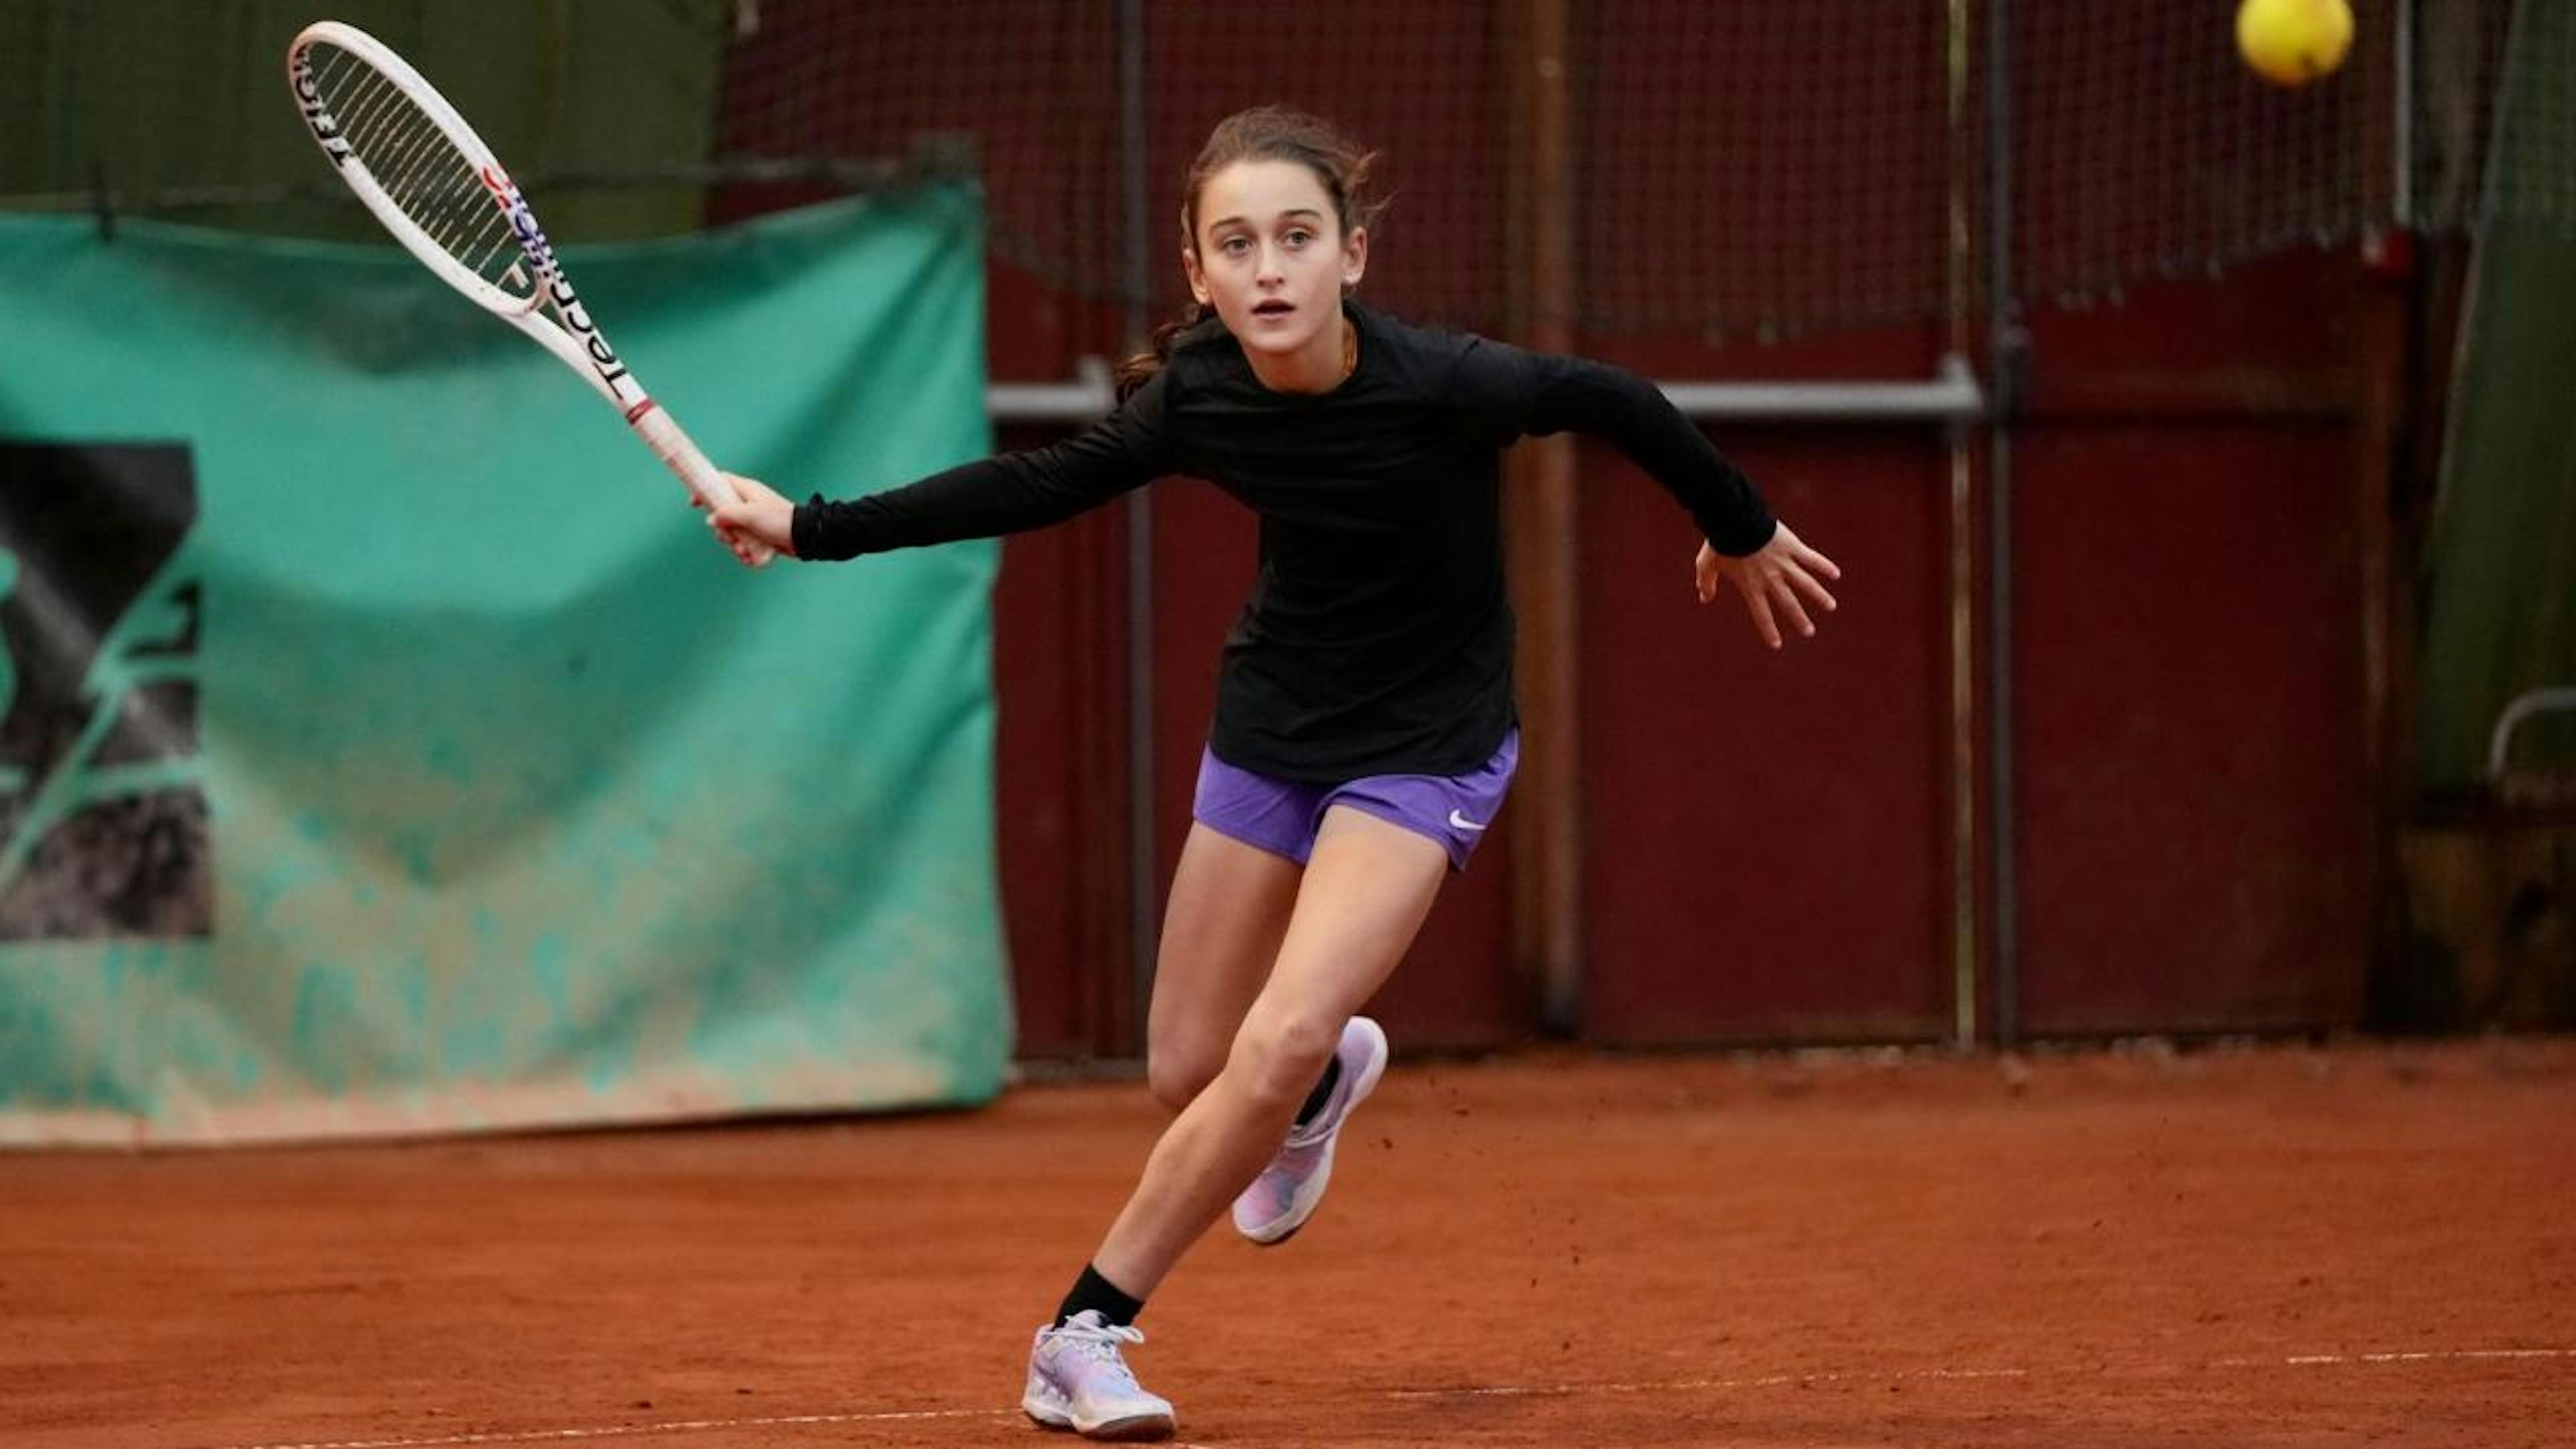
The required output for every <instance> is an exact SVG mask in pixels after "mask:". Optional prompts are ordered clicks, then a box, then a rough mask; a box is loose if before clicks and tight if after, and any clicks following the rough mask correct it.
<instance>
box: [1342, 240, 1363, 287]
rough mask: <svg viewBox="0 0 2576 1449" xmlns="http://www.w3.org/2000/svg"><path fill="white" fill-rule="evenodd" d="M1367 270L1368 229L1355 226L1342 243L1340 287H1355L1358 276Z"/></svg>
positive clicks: (1357, 283)
mask: <svg viewBox="0 0 2576 1449" xmlns="http://www.w3.org/2000/svg"><path fill="white" fill-rule="evenodd" d="M1367 270H1368V228H1367V227H1364V226H1355V227H1352V228H1351V234H1350V236H1349V237H1347V238H1345V239H1344V240H1343V242H1342V285H1343V286H1344V287H1356V286H1358V285H1359V284H1360V274H1361V273H1362V272H1365V271H1367Z"/></svg>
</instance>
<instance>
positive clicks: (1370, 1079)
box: [1234, 1023, 1394, 1248]
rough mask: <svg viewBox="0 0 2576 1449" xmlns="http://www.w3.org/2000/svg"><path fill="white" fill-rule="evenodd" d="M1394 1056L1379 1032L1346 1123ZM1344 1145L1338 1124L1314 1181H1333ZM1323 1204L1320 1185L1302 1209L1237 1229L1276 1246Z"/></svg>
mask: <svg viewBox="0 0 2576 1449" xmlns="http://www.w3.org/2000/svg"><path fill="white" fill-rule="evenodd" d="M1371 1024H1372V1025H1374V1024H1375V1023H1371ZM1393 1055H1394V1053H1393V1052H1391V1051H1389V1050H1388V1049H1387V1044H1386V1032H1385V1031H1384V1030H1380V1031H1379V1032H1378V1034H1377V1050H1376V1051H1375V1052H1373V1053H1371V1054H1370V1056H1369V1064H1368V1069H1367V1070H1366V1071H1363V1072H1361V1073H1360V1078H1359V1080H1358V1081H1356V1082H1353V1083H1352V1084H1351V1099H1350V1101H1349V1103H1348V1104H1346V1105H1345V1106H1344V1107H1343V1108H1342V1120H1343V1121H1344V1122H1348V1121H1349V1120H1351V1114H1352V1113H1353V1112H1356V1111H1358V1110H1359V1109H1360V1103H1362V1102H1365V1101H1367V1100H1368V1099H1369V1094H1370V1093H1371V1092H1374V1091H1376V1090H1377V1079H1378V1078H1380V1077H1382V1076H1385V1075H1386V1063H1387V1059H1388V1058H1389V1057H1391V1056H1393ZM1341 1146H1342V1141H1341V1128H1339V1127H1335V1128H1334V1129H1333V1141H1332V1144H1331V1145H1330V1146H1328V1147H1327V1148H1326V1149H1325V1153H1324V1165H1323V1166H1322V1167H1320V1168H1318V1169H1316V1172H1315V1180H1316V1181H1317V1182H1318V1183H1319V1184H1326V1185H1329V1184H1330V1183H1331V1181H1332V1178H1333V1159H1334V1157H1336V1156H1338V1155H1339V1154H1340V1151H1341ZM1323 1205H1324V1193H1323V1188H1322V1187H1321V1186H1319V1187H1317V1188H1316V1190H1315V1198H1314V1201H1312V1202H1309V1203H1307V1204H1306V1206H1305V1208H1304V1209H1303V1210H1301V1211H1292V1212H1289V1213H1287V1214H1285V1215H1283V1216H1281V1217H1279V1218H1277V1219H1275V1220H1273V1221H1271V1222H1267V1223H1264V1224H1262V1225H1261V1226H1260V1227H1258V1228H1255V1229H1249V1230H1247V1229H1246V1228H1245V1227H1244V1226H1243V1224H1241V1223H1237V1224H1235V1225H1234V1230H1235V1231H1236V1232H1238V1233H1241V1234H1243V1236H1244V1237H1245V1238H1248V1239H1250V1240H1251V1242H1252V1244H1253V1246H1255V1247H1261V1248H1275V1247H1278V1246H1279V1245H1280V1244H1281V1243H1284V1242H1286V1241H1288V1240H1289V1239H1290V1238H1293V1237H1295V1236H1297V1231H1298V1229H1300V1228H1303V1227H1305V1226H1306V1223H1307V1221H1308V1220H1309V1219H1311V1218H1313V1217H1314V1216H1315V1209H1317V1208H1319V1207H1322V1206H1323Z"/></svg>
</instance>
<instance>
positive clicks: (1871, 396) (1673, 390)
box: [984, 353, 1986, 423]
mask: <svg viewBox="0 0 2576 1449" xmlns="http://www.w3.org/2000/svg"><path fill="white" fill-rule="evenodd" d="M1655 386H1656V387H1658V388H1660V389H1661V390H1662V391H1663V394H1664V396H1666V397H1668V398H1671V399H1672V401H1673V406H1674V407H1676V408H1678V409H1680V410H1681V412H1682V415H1683V416H1685V417H1691V418H1735V419H1757V420H1759V419H1768V420H1778V419H1792V420H1801V421H1805V420H1816V421H1839V422H1855V423H1869V422H1891V423H1901V422H1936V423H1937V422H1974V421H1976V420H1977V419H1979V418H1982V417H1984V416H1985V415H1986V394H1985V389H1984V388H1982V387H1980V386H1979V385H1978V383H1977V376H1976V373H1975V372H1974V371H1973V370H1972V369H1970V368H1969V366H1968V363H1967V359H1965V358H1963V357H1960V356H1958V355H1956V354H1955V353H1954V354H1951V355H1949V356H1946V357H1943V358H1942V359H1941V372H1940V376H1939V377H1937V378H1935V379H1933V380H1931V381H1928V382H1659V383H1656V384H1655ZM1116 402H1117V398H1116V394H1115V393H1114V392H1113V391H1112V389H1111V386H1110V378H1109V364H1108V363H1107V362H1106V361H1104V360H1103V359H1101V358H1097V357H1086V358H1084V359H1083V360H1082V362H1081V364H1080V366H1079V367H1078V368H1077V370H1076V375H1075V377H1074V378H1073V380H1071V381H1069V382H997V383H994V384H992V385H991V386H989V387H987V388H985V389H984V407H985V411H986V412H988V413H990V414H991V415H992V418H993V421H995V422H997V423H1081V422H1089V421H1090V420H1092V419H1093V418H1096V417H1100V416H1102V415H1103V414H1105V413H1107V412H1108V411H1109V410H1110V408H1112V407H1113V406H1115V405H1116Z"/></svg>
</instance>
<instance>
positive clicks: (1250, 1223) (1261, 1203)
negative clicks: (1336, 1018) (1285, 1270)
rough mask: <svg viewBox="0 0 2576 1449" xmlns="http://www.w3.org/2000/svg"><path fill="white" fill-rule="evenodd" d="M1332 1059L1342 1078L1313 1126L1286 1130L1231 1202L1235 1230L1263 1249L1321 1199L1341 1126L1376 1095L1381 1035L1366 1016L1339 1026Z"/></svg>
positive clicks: (1298, 1224) (1382, 1059)
mask: <svg viewBox="0 0 2576 1449" xmlns="http://www.w3.org/2000/svg"><path fill="white" fill-rule="evenodd" d="M1333 1059H1334V1060H1335V1061H1338V1062H1340V1063H1341V1064H1342V1077H1341V1080H1340V1081H1338V1082H1335V1083H1334V1084H1333V1093H1332V1095H1331V1096H1329V1097H1327V1098H1325V1099H1324V1106H1323V1110H1321V1111H1319V1112H1317V1113H1316V1114H1315V1120H1313V1121H1312V1122H1309V1123H1307V1124H1305V1125H1304V1126H1302V1127H1291V1128H1289V1129H1288V1140H1287V1142H1286V1143H1285V1144H1283V1145H1282V1146H1281V1147H1280V1149H1279V1155H1278V1156H1276V1157H1273V1158H1271V1159H1270V1165H1269V1166H1268V1167H1265V1168H1263V1169H1261V1175H1260V1176H1259V1177H1256V1178H1254V1179H1253V1180H1252V1186H1250V1187H1247V1188H1245V1189H1244V1190H1243V1194H1242V1196H1240V1197H1237V1198H1236V1199H1235V1200H1234V1230H1235V1231H1236V1232H1238V1233H1241V1234H1243V1235H1244V1236H1245V1237H1247V1238H1250V1239H1251V1240H1252V1241H1254V1242H1256V1243H1260V1244H1262V1245H1264V1246H1265V1247H1266V1246H1269V1245H1271V1244H1274V1243H1284V1242H1286V1241H1288V1239H1289V1238H1290V1237H1291V1236H1292V1235H1294V1234H1295V1233H1296V1231H1297V1230H1298V1229H1299V1228H1302V1227H1304V1226H1305V1225H1306V1219H1308V1218H1310V1217H1313V1216H1314V1215H1315V1208H1316V1205H1317V1204H1319V1203H1321V1202H1322V1201H1323V1200H1324V1186H1325V1184H1327V1183H1329V1182H1331V1181H1332V1178H1333V1143H1334V1141H1335V1140H1336V1139H1337V1138H1339V1136H1340V1135H1341V1130H1342V1123H1344V1122H1346V1121H1348V1120H1349V1119H1350V1115H1351V1109H1352V1108H1354V1107H1356V1106H1358V1105H1359V1104H1360V1103H1362V1102H1365V1101H1367V1100H1368V1094H1369V1093H1371V1092H1373V1091H1376V1090H1377V1079H1378V1078H1379V1077H1380V1076H1382V1075H1384V1074H1385V1072H1386V1059H1387V1046H1386V1033H1385V1032H1384V1031H1383V1030H1381V1029H1380V1028H1379V1027H1378V1024H1377V1023H1376V1022H1374V1021H1371V1020H1369V1019H1368V1018H1367V1017H1365V1016H1354V1017H1352V1018H1351V1019H1350V1020H1349V1021H1348V1022H1345V1023H1343V1025H1342V1040H1341V1044H1340V1045H1339V1046H1337V1047H1335V1048H1334V1049H1333Z"/></svg>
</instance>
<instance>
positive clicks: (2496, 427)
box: [2416, 4, 2576, 794]
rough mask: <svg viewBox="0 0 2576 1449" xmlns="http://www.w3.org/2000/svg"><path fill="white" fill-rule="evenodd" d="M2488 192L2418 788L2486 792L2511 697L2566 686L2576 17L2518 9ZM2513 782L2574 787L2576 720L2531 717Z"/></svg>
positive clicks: (2437, 571)
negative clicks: (2524, 776)
mask: <svg viewBox="0 0 2576 1449" xmlns="http://www.w3.org/2000/svg"><path fill="white" fill-rule="evenodd" d="M2515 14H2516V19H2515V23H2514V26H2513V28H2512V32H2511V41H2512V44H2511V51H2510V53H2509V54H2508V56H2507V57H2506V59H2505V62H2504V64H2505V69H2506V74H2507V77H2508V80H2507V82H2506V84H2505V85H2504V86H2503V87H2502V88H2501V89H2500V91H2499V93H2498V96H2497V100H2496V111H2495V121H2494V139H2493V141H2492V143H2491V144H2492V145H2493V146H2494V147H2495V157H2494V167H2495V172H2494V175H2493V176H2492V177H2491V178H2490V194H2491V199H2492V198H2497V197H2500V198H2508V199H2512V200H2515V201H2517V202H2519V203H2520V204H2519V205H2515V206H2499V207H2497V208H2496V211H2495V214H2494V215H2493V216H2491V217H2490V218H2489V219H2488V220H2487V221H2486V222H2485V223H2484V224H2483V225H2481V226H2480V228H2479V230H2478V237H2477V261H2476V271H2475V277H2476V283H2475V286H2474V287H2473V289H2472V295H2471V297H2470V300H2469V303H2468V307H2467V311H2466V315H2465V316H2464V317H2463V318H2462V319H2461V346H2460V354H2459V358H2458V367H2457V371H2456V374H2455V376H2454V377H2453V380H2452V396H2451V409H2452V417H2451V430H2450V437H2449V440H2448V445H2447V447H2446V449H2445V451H2444V456H2443V461H2442V482H2441V495H2440V499H2439V503H2438V509H2437V512H2436V514H2435V516H2434V527H2433V529H2432V533H2431V537H2430V538H2429V539H2428V540H2427V542H2426V547H2425V559H2424V570H2423V580H2422V583H2423V593H2422V608H2423V630H2424V633H2423V652H2422V657H2421V660H2420V661H2419V665H2418V669H2417V678H2418V680H2419V688H2418V694H2419V698H2418V703H2417V710H2416V719H2417V722H2418V735H2419V738H2420V754H2419V759H2418V765H2419V768H2420V769H2421V771H2422V778H2423V783H2424V785H2425V786H2426V787H2427V789H2428V790H2430V791H2432V792H2435V793H2441V794H2458V793H2461V792H2464V791H2467V790H2470V789H2472V788H2474V787H2476V786H2477V785H2479V783H2480V781H2481V780H2482V778H2483V776H2484V774H2485V772H2486V767H2487V760H2488V753H2489V750H2490V746H2491V744H2492V742H2493V741H2494V738H2495V731H2496V727H2497V724H2498V720H2499V717H2500V716H2502V715H2503V714H2504V712H2505V710H2506V708H2507V706H2508V705H2509V704H2510V703H2511V702H2512V701H2514V700H2515V699H2517V698H2520V697H2522V696H2525V695H2527V694H2531V693H2533V692H2535V691H2539V690H2544V689H2548V690H2563V689H2569V688H2576V232H2571V231H2570V230H2569V229H2568V227H2567V224H2566V220H2565V218H2566V216H2567V215H2568V214H2569V213H2568V212H2566V211H2564V210H2561V211H2559V212H2558V213H2557V214H2556V215H2555V216H2552V215H2551V214H2550V213H2549V211H2548V210H2547V207H2546V203H2548V202H2549V201H2551V200H2553V199H2554V200H2559V201H2561V202H2562V204H2563V200H2564V198H2566V197H2568V196H2569V195H2570V194H2571V192H2576V124H2571V120H2576V106H2571V105H2570V104H2569V97H2570V95H2571V94H2576V91H2571V89H2570V87H2571V84H2576V80H2571V77H2576V7H2571V6H2567V5H2563V4H2526V5H2522V6H2519V7H2517V8H2516V11H2515ZM2507 746H2508V758H2507V759H2506V760H2505V761H2504V764H2505V766H2506V768H2507V770H2508V771H2522V772H2527V773H2531V774H2536V775H2543V776H2560V777H2565V776H2576V715H2571V714H2568V713H2566V712H2564V711H2557V712H2552V713H2546V714H2542V715H2538V716H2535V717H2533V718H2531V720H2530V721H2529V723H2527V724H2526V725H2524V726H2523V727H2522V728H2521V729H2520V730H2519V731H2518V732H2517V733H2515V734H2514V735H2513V736H2511V737H2510V738H2509V739H2508V741H2507Z"/></svg>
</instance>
